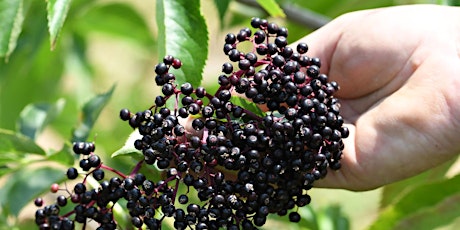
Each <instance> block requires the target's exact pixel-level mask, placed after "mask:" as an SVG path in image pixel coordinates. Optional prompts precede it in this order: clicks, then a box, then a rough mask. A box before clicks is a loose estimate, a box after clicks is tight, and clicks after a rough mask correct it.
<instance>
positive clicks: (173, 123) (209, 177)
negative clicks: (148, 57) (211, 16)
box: [36, 18, 349, 229]
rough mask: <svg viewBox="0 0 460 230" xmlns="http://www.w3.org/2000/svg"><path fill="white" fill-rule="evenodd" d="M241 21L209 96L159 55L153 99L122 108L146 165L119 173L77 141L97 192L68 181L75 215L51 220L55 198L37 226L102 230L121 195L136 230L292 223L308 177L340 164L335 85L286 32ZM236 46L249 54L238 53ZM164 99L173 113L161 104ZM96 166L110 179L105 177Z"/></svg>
mask: <svg viewBox="0 0 460 230" xmlns="http://www.w3.org/2000/svg"><path fill="white" fill-rule="evenodd" d="M251 26H252V27H253V28H254V31H255V32H254V33H253V30H251V29H249V28H244V29H241V30H240V31H239V32H238V33H237V34H232V33H229V34H227V36H226V38H225V45H224V48H223V50H224V53H225V54H226V55H227V56H228V57H229V59H230V61H231V62H234V63H236V64H235V67H234V64H232V63H231V62H226V63H224V64H223V66H222V72H223V74H222V75H220V76H219V77H218V83H219V85H220V87H219V88H218V90H217V91H216V92H215V93H210V92H208V91H207V90H206V89H205V88H204V87H201V86H200V87H196V88H195V87H193V86H192V84H190V83H183V84H181V85H178V84H176V83H175V75H174V73H172V72H171V67H172V68H173V69H178V68H180V67H181V66H182V63H181V61H180V60H179V59H177V58H174V57H173V56H171V55H167V56H165V57H164V58H163V62H162V63H159V64H158V65H156V67H155V73H156V74H157V75H156V77H155V82H156V84H157V85H159V86H161V87H162V95H160V96H157V97H156V98H155V104H154V105H153V106H152V107H151V108H149V109H147V110H145V111H140V112H137V113H132V112H130V111H129V110H128V109H122V110H121V111H120V118H121V119H122V120H124V121H127V122H128V123H129V125H130V126H131V127H132V128H134V129H137V130H138V131H139V133H140V134H141V136H142V138H140V139H137V140H136V141H135V142H134V143H133V144H134V147H135V148H136V149H138V150H139V151H140V152H142V154H143V156H144V159H143V160H141V161H140V162H139V163H138V164H137V165H136V167H135V168H134V169H133V171H132V172H131V173H130V174H129V175H123V174H122V173H120V172H117V171H116V170H114V169H111V168H110V167H108V166H105V165H104V164H101V161H100V160H99V158H98V157H97V155H95V154H94V153H93V152H94V145H92V144H91V143H75V145H74V151H75V153H78V154H83V155H84V156H85V157H83V159H82V160H81V161H80V167H81V168H82V170H83V171H87V172H88V173H87V174H86V177H87V176H88V175H92V177H94V178H95V179H96V180H98V181H102V182H101V183H100V187H99V188H96V189H91V190H87V189H86V186H85V181H83V182H82V183H77V184H76V185H75V187H74V189H73V191H72V192H68V193H69V197H70V199H71V201H72V202H73V203H76V204H77V205H76V206H75V208H74V210H73V211H71V212H70V213H68V214H65V215H59V206H61V204H63V202H59V198H58V201H57V204H53V205H48V206H46V207H45V208H43V209H39V210H38V211H37V214H36V221H37V224H38V225H39V226H40V227H41V228H42V229H49V228H50V229H72V227H73V221H71V220H69V218H68V217H69V216H70V215H72V214H75V218H74V220H75V221H77V222H80V223H86V221H87V219H93V220H95V221H96V222H98V223H100V229H114V228H116V224H117V223H116V221H115V220H114V219H113V214H112V210H111V207H112V206H110V204H113V203H116V202H117V201H118V200H119V199H125V200H126V201H127V204H126V208H127V210H128V211H129V214H130V215H131V222H132V224H133V226H135V227H136V228H139V229H140V228H142V227H143V226H144V225H145V226H146V227H147V228H149V229H159V228H161V225H162V220H163V219H164V218H168V217H170V218H173V220H174V227H175V228H176V229H186V228H194V229H219V228H227V229H255V228H257V227H260V226H263V225H264V224H265V223H266V220H267V216H268V215H269V214H270V213H276V214H278V215H281V216H283V215H288V216H289V217H288V218H289V220H290V221H292V222H299V221H300V219H301V217H300V215H299V213H298V212H297V211H296V210H295V209H296V207H297V208H298V207H303V206H305V205H308V204H309V203H310V200H311V199H310V196H309V195H308V194H307V191H308V190H309V189H310V188H312V186H313V183H314V181H315V180H319V179H321V178H323V177H325V176H326V174H327V171H328V168H331V169H334V170H336V169H339V168H340V166H341V165H340V159H341V156H342V150H343V148H344V144H343V142H342V138H346V137H347V136H348V135H349V132H348V129H347V128H346V127H344V126H343V123H344V121H343V118H342V117H341V115H340V114H339V110H340V104H339V101H338V100H337V99H336V98H334V97H333V94H334V93H335V92H336V91H337V90H338V89H339V86H338V84H337V83H336V82H330V81H328V77H327V76H326V75H325V74H321V73H320V71H319V69H320V66H321V62H320V60H319V59H318V58H312V57H308V56H307V55H306V53H307V51H308V46H307V45H306V44H305V43H299V44H298V45H297V47H296V50H294V49H293V48H292V47H289V46H287V44H288V43H287V37H288V31H287V29H286V28H284V27H279V26H278V25H277V24H275V23H269V22H268V21H267V20H265V19H260V18H253V19H252V21H251ZM244 42H249V43H250V44H252V47H253V50H252V51H250V52H246V53H245V52H242V51H241V50H239V49H238V48H239V44H241V43H244ZM237 94H240V95H237ZM238 96H240V97H243V98H245V99H243V100H249V101H251V102H253V103H256V104H259V105H261V107H262V105H265V107H266V110H267V111H266V112H263V115H260V114H261V113H259V112H255V111H250V110H248V109H247V108H244V107H243V106H242V105H240V104H239V103H238V102H236V101H235V100H233V98H234V97H238ZM169 100H171V101H172V102H174V103H173V105H174V106H173V108H171V107H172V106H170V107H169V108H168V107H167V106H166V105H167V102H168V101H169ZM144 165H154V166H155V167H156V168H157V169H159V170H161V171H162V172H163V173H162V175H163V176H164V177H163V179H162V180H160V181H156V182H154V181H151V180H150V179H149V178H148V176H147V175H143V174H140V173H138V171H139V169H140V167H142V166H144ZM104 170H110V171H112V172H115V173H117V174H118V176H119V177H113V178H111V179H110V180H108V181H107V180H105V181H103V179H104ZM77 174H78V173H77V170H76V169H74V168H70V169H69V170H68V172H67V176H68V178H69V179H74V178H76V177H77ZM86 177H85V180H86ZM180 186H185V187H186V190H184V189H181V190H180V189H179V187H180ZM180 191H183V192H181V193H179V192H180ZM192 195H194V197H193V198H191V199H189V198H190V196H192ZM60 199H61V200H62V199H64V200H67V198H66V197H64V198H60ZM37 203H38V204H37ZM36 204H37V205H39V206H41V205H42V204H41V203H40V202H36ZM64 205H65V204H64ZM54 225H59V226H61V228H57V227H53V226H54ZM43 226H46V227H47V228H46V227H43ZM62 226H68V227H66V228H64V227H62Z"/></svg>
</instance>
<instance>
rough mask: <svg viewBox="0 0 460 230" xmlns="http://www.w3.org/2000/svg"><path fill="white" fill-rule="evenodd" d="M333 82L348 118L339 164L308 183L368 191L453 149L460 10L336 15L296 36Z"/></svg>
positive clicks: (459, 112) (417, 8) (457, 133)
mask: <svg viewBox="0 0 460 230" xmlns="http://www.w3.org/2000/svg"><path fill="white" fill-rule="evenodd" d="M300 41H301V42H306V43H307V44H308V45H309V47H311V49H310V50H309V51H308V54H309V55H310V56H312V57H319V58H320V59H321V61H322V66H321V71H322V72H323V73H326V74H328V76H329V77H330V80H334V81H337V82H338V83H339V85H340V87H341V89H340V90H339V91H338V93H337V94H336V96H337V97H338V98H340V99H341V104H342V108H341V112H342V115H343V117H344V119H345V120H346V122H347V123H350V125H349V129H350V136H349V137H348V138H347V139H345V150H344V154H343V159H342V161H341V162H342V168H341V169H340V170H339V171H330V173H329V174H328V175H327V176H326V178H324V179H322V180H319V181H317V182H315V187H333V188H345V189H349V190H368V189H373V188H377V187H379V186H382V185H385V184H389V183H392V182H395V181H398V180H401V179H404V178H408V177H410V176H414V175H416V174H418V173H421V172H422V171H425V170H427V169H430V168H432V167H435V166H436V165H439V164H441V163H443V162H445V161H447V160H449V159H451V158H453V157H454V156H456V155H457V154H458V153H460V90H459V89H460V8H459V7H445V6H436V5H412V6H398V7H391V8H382V9H375V10H366V11H358V12H354V13H349V14H346V15H343V16H341V17H339V18H337V19H335V20H334V21H332V22H331V23H329V24H328V25H326V26H324V27H323V28H321V29H319V30H317V31H315V32H314V33H312V34H310V35H308V36H306V37H305V38H303V39H301V40H300Z"/></svg>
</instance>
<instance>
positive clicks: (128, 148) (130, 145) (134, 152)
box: [112, 129, 144, 159]
mask: <svg viewBox="0 0 460 230" xmlns="http://www.w3.org/2000/svg"><path fill="white" fill-rule="evenodd" d="M141 138H142V135H141V134H140V133H139V131H138V130H137V129H136V130H134V131H133V132H132V133H131V134H130V135H129V137H128V139H127V140H126V142H125V145H124V146H123V147H121V149H119V150H117V151H115V152H114V153H112V157H118V156H131V157H135V158H138V159H142V158H143V157H144V156H143V155H142V152H140V151H139V150H138V149H136V148H134V141H136V140H137V139H141Z"/></svg>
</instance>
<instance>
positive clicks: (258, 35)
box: [254, 30, 266, 44]
mask: <svg viewBox="0 0 460 230" xmlns="http://www.w3.org/2000/svg"><path fill="white" fill-rule="evenodd" d="M265 38H266V36H265V32H264V31H263V30H258V31H256V32H255V33H254V42H255V43H256V44H261V43H262V42H264V41H265Z"/></svg>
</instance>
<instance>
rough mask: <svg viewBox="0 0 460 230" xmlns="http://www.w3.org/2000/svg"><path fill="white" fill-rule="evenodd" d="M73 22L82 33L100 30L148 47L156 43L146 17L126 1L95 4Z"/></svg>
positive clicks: (99, 31)
mask: <svg viewBox="0 0 460 230" xmlns="http://www.w3.org/2000/svg"><path fill="white" fill-rule="evenodd" d="M72 23H73V24H74V26H75V27H76V28H77V29H78V31H79V32H80V34H87V32H98V33H104V34H108V35H111V36H116V37H119V38H122V39H126V40H132V41H134V43H135V44H141V45H143V46H146V47H153V46H154V45H155V43H154V39H153V36H152V33H151V31H150V29H149V26H148V24H147V22H146V21H145V19H144V17H143V16H142V15H140V14H139V12H137V11H136V10H135V9H134V8H133V7H132V6H130V5H128V4H126V3H107V4H100V5H95V6H93V7H91V8H89V9H88V10H87V12H85V13H84V14H81V16H80V17H79V18H78V19H76V20H75V21H73V22H72Z"/></svg>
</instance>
